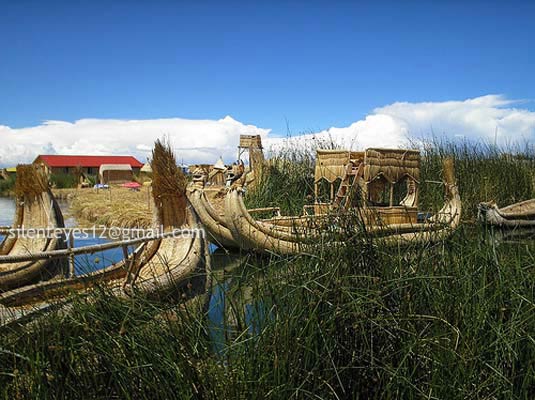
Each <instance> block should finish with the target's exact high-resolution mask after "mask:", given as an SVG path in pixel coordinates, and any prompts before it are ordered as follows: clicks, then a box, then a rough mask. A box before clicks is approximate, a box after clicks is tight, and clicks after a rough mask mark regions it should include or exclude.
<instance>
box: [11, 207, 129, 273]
mask: <svg viewBox="0 0 535 400" xmlns="http://www.w3.org/2000/svg"><path fill="white" fill-rule="evenodd" d="M59 204H60V207H61V210H62V211H63V214H64V215H66V214H67V213H68V210H69V205H68V203H67V202H60V203H59ZM14 215H15V201H14V199H12V198H8V197H0V226H10V225H11V224H12V223H13V217H14ZM65 225H66V226H67V227H74V226H76V220H75V219H73V218H66V219H65ZM1 239H3V237H2V236H1V235H0V240H1ZM108 242H110V240H109V239H106V238H101V237H98V236H90V237H87V238H80V239H76V240H75V242H74V246H75V247H82V246H89V245H94V244H102V243H108ZM132 251H133V249H132V248H129V252H132ZM122 258H123V251H122V249H121V248H117V249H111V250H106V251H101V252H97V253H94V254H83V255H79V256H76V257H75V260H74V263H75V274H76V275H81V274H84V273H87V272H92V271H96V270H98V269H102V268H104V267H107V266H109V265H112V264H114V263H116V262H118V261H120V260H122Z"/></svg>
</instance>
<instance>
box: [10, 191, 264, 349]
mask: <svg viewBox="0 0 535 400" xmlns="http://www.w3.org/2000/svg"><path fill="white" fill-rule="evenodd" d="M60 207H61V209H62V211H63V214H64V216H65V215H67V216H68V211H69V205H68V203H67V202H60ZM14 214H15V202H14V199H12V198H6V197H0V226H10V225H11V224H12V223H13V217H14ZM65 225H66V227H75V226H76V225H77V224H76V220H75V219H74V218H69V217H66V218H65ZM2 239H3V237H2V236H1V235H0V241H1V240H2ZM108 242H110V240H109V239H106V238H101V237H95V236H92V237H88V238H83V239H82V238H80V239H76V240H75V247H82V246H89V245H93V244H101V243H108ZM132 251H133V248H129V252H132ZM210 253H211V254H212V269H213V273H214V281H215V282H214V286H213V288H212V293H211V298H210V305H209V311H208V323H209V325H210V335H211V337H212V340H213V342H214V347H215V349H216V350H217V351H221V350H222V349H223V347H224V343H225V338H226V336H227V335H228V334H229V332H230V329H231V328H230V326H229V322H230V324H231V325H232V321H228V320H227V322H225V320H226V319H227V318H226V317H225V315H227V317H228V314H227V313H228V307H229V304H228V300H229V299H228V298H227V297H228V296H229V295H230V294H229V291H230V290H231V288H232V287H234V286H236V284H235V282H234V280H235V279H234V278H233V275H234V274H237V275H238V276H239V275H241V274H242V273H241V272H240V270H241V269H242V268H243V267H245V264H244V258H242V257H240V256H238V255H235V254H229V253H227V252H225V251H221V250H217V247H216V246H214V245H210ZM122 258H123V252H122V249H121V248H117V249H111V250H106V251H101V252H97V253H94V254H84V255H80V256H76V257H75V273H76V275H81V274H84V273H88V272H92V271H96V270H98V269H102V268H104V267H106V266H109V265H112V264H113V263H116V262H118V261H120V260H122ZM250 261H251V260H250V259H249V258H248V262H250ZM246 297H249V296H246ZM243 307H244V310H245V319H246V321H245V322H246V324H247V325H249V326H250V329H254V326H255V325H257V324H258V322H259V319H260V320H262V319H263V316H262V318H258V315H257V314H258V311H257V309H258V307H254V308H253V307H252V305H251V303H250V299H249V300H247V301H246V302H245V304H244V305H243ZM255 321H256V322H255Z"/></svg>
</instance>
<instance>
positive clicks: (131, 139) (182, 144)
mask: <svg viewBox="0 0 535 400" xmlns="http://www.w3.org/2000/svg"><path fill="white" fill-rule="evenodd" d="M269 132H270V130H269V129H262V128H258V127H256V126H253V125H245V124H243V123H241V122H238V121H236V120H234V119H232V118H231V117H228V116H227V117H225V118H223V119H220V120H190V119H182V118H169V119H153V120H111V119H82V120H78V121H76V122H74V123H70V122H64V121H46V122H45V123H43V124H42V125H39V126H35V127H30V128H22V129H11V128H9V127H7V126H1V125H0V143H1V145H0V165H4V166H5V165H15V164H17V163H20V162H31V161H33V160H34V159H35V157H36V156H37V155H38V154H54V153H56V154H95V155H99V154H118V155H119V154H128V155H130V154H132V155H135V156H136V157H138V159H139V160H140V161H145V159H146V157H148V156H150V151H151V149H152V146H153V144H154V141H155V140H156V139H159V138H162V137H164V136H166V137H169V139H170V142H171V144H172V146H173V147H174V148H175V152H176V154H177V157H178V159H179V160H180V161H182V160H184V162H186V163H193V162H207V163H212V162H214V161H215V160H216V159H217V158H218V157H219V156H223V157H225V158H226V159H231V160H232V159H233V158H234V157H236V146H237V143H238V140H239V136H240V134H248V135H262V137H266V136H267V135H268V134H269Z"/></svg>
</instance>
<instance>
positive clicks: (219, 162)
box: [214, 157, 227, 171]
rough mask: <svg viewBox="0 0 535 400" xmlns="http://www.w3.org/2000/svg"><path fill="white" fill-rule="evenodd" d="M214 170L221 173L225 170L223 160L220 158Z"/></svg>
mask: <svg viewBox="0 0 535 400" xmlns="http://www.w3.org/2000/svg"><path fill="white" fill-rule="evenodd" d="M214 169H218V170H221V171H224V170H226V169H227V167H226V165H225V162H224V161H223V159H222V158H221V157H220V158H219V160H217V161H216V163H215V164H214Z"/></svg>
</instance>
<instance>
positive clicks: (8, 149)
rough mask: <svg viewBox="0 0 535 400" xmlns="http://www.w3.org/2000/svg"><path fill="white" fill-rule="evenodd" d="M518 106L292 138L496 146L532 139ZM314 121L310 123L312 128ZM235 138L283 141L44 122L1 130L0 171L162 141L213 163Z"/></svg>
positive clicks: (477, 105) (177, 127) (432, 112)
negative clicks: (443, 140) (52, 157)
mask: <svg viewBox="0 0 535 400" xmlns="http://www.w3.org/2000/svg"><path fill="white" fill-rule="evenodd" d="M522 103H523V102H522V101H519V100H510V99H507V98H505V97H504V96H501V95H488V96H481V97H476V98H473V99H467V100H462V101H445V102H422V103H407V102H397V103H393V104H390V105H387V106H384V107H380V108H376V109H375V110H373V112H372V113H371V114H370V115H368V116H366V117H365V118H364V119H362V120H360V121H356V122H354V123H352V124H351V125H349V126H347V127H342V128H337V127H332V128H329V129H326V130H323V131H321V132H317V133H314V134H306V135H301V136H296V137H294V138H293V139H292V141H298V142H303V141H304V142H307V141H312V140H313V139H315V140H317V139H320V140H323V141H325V140H332V141H334V142H336V143H338V144H340V145H343V146H345V147H350V148H352V149H363V148H366V147H401V146H404V145H406V144H407V143H408V141H409V139H411V138H412V139H421V138H425V137H429V136H430V135H431V134H433V133H434V134H435V135H437V136H446V137H449V138H459V137H461V138H468V139H482V140H486V141H491V142H492V141H494V137H495V133H496V132H497V139H498V140H499V143H502V144H503V143H514V142H518V141H533V140H534V139H535V112H533V111H530V110H528V109H526V108H520V107H519V106H521V105H522ZM312 122H313V121H311V123H312ZM240 134H249V135H255V134H260V135H262V139H263V140H264V142H265V143H266V144H267V146H268V147H269V146H275V147H277V146H280V145H282V144H283V143H284V142H285V141H286V139H281V138H279V137H276V136H274V135H273V134H271V130H270V129H265V128H259V127H256V126H254V125H245V124H243V123H241V122H239V121H236V120H234V119H232V118H231V117H229V116H227V117H225V118H223V119H220V120H190V119H183V118H169V119H153V120H110V119H82V120H78V121H75V122H74V123H70V122H65V121H47V122H45V123H43V124H42V125H39V126H34V127H29V128H22V129H12V128H10V127H7V126H2V125H0V166H10V165H15V164H17V163H20V162H31V161H32V160H33V159H34V158H35V157H36V156H37V155H38V154H45V153H47V154H50V153H58V154H133V155H135V156H137V157H138V158H139V159H140V160H141V161H144V160H145V158H146V157H147V156H149V155H150V150H151V148H152V145H153V143H154V141H155V140H156V139H158V138H161V137H163V136H164V135H165V136H168V137H169V138H170V140H171V143H172V144H173V147H174V148H175V151H176V154H177V157H178V159H179V160H180V161H181V160H184V162H186V163H194V162H207V163H212V162H215V160H216V159H217V158H218V157H219V156H223V157H224V159H225V160H228V161H231V160H233V159H234V158H235V157H236V146H237V143H238V138H239V135H240Z"/></svg>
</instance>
